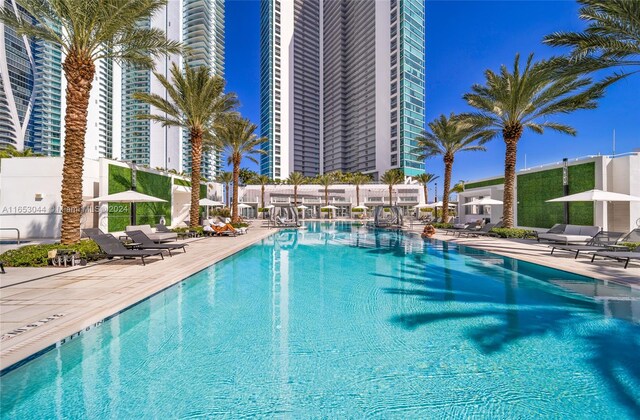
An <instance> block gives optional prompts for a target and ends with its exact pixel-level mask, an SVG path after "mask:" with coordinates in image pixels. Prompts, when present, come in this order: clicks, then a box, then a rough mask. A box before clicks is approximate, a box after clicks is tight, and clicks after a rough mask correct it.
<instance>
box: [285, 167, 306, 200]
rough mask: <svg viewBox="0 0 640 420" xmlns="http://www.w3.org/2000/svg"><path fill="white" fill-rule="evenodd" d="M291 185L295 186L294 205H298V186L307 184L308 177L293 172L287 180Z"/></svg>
mask: <svg viewBox="0 0 640 420" xmlns="http://www.w3.org/2000/svg"><path fill="white" fill-rule="evenodd" d="M287 183H288V184H289V185H293V205H294V206H297V205H298V186H300V185H303V184H306V183H307V177H306V176H304V175H303V174H301V173H300V172H291V174H289V178H288V179H287Z"/></svg>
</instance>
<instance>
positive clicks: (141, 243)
mask: <svg viewBox="0 0 640 420" xmlns="http://www.w3.org/2000/svg"><path fill="white" fill-rule="evenodd" d="M127 236H128V237H129V238H131V240H133V242H135V243H136V244H138V245H137V247H136V249H160V250H166V251H168V252H169V256H170V257H172V256H173V255H171V250H176V249H182V252H185V253H186V252H187V249H186V246H187V244H185V243H180V244H157V243H155V242H153V241H152V240H151V239H150V238H149V237H148V236H147V235H145V233H144V232H142V231H141V230H132V231H127Z"/></svg>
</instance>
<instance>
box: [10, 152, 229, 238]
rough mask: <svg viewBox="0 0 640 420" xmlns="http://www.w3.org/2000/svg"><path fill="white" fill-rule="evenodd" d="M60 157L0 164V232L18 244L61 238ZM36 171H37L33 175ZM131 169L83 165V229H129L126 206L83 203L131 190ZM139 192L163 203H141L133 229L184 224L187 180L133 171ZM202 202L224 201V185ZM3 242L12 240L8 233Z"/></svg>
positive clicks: (210, 189) (101, 162) (97, 162)
mask: <svg viewBox="0 0 640 420" xmlns="http://www.w3.org/2000/svg"><path fill="white" fill-rule="evenodd" d="M63 160H64V158H62V157H29V158H10V159H0V226H2V228H4V229H7V228H11V229H18V230H19V231H20V236H21V237H22V238H30V239H40V238H50V239H56V238H59V235H60V223H61V220H62V214H61V212H60V206H61V201H62V200H61V196H60V187H61V184H62V166H63ZM34 168H38V170H37V171H34ZM131 168H132V166H131V164H129V163H123V162H119V161H115V160H111V159H104V158H101V159H87V158H85V161H84V174H83V177H82V179H83V183H82V186H83V191H82V195H83V199H84V200H85V203H84V205H83V217H82V222H81V223H82V227H99V228H100V229H102V230H103V231H104V232H121V231H123V230H124V228H125V226H127V225H129V224H130V223H129V221H130V209H129V206H128V204H121V203H90V202H88V201H86V200H89V199H92V198H95V197H100V196H104V195H108V194H113V193H116V192H121V191H127V190H129V189H130V188H131V173H132V172H131ZM136 179H137V182H136V183H137V191H139V192H141V193H144V194H148V195H152V196H154V197H159V198H162V199H164V200H166V203H140V204H138V206H137V207H138V208H137V212H136V215H137V223H138V224H150V225H152V226H153V225H155V224H157V223H159V222H160V218H161V217H164V219H165V221H166V224H167V225H170V226H177V225H179V224H181V223H182V222H184V221H185V220H187V219H188V216H189V208H190V199H191V186H190V185H191V184H190V182H189V178H186V177H182V176H178V175H175V174H172V173H168V172H164V171H157V170H154V169H149V168H145V167H141V166H136ZM201 196H203V197H204V196H206V197H207V198H211V199H214V200H220V199H221V197H222V185H220V184H215V183H212V182H210V183H203V184H202V187H201ZM1 233H2V237H3V238H4V237H7V238H13V237H15V236H14V235H15V233H14V232H12V231H2V232H1Z"/></svg>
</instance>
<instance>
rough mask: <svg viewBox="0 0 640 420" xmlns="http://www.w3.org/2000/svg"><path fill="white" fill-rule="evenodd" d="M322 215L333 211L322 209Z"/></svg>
mask: <svg viewBox="0 0 640 420" xmlns="http://www.w3.org/2000/svg"><path fill="white" fill-rule="evenodd" d="M320 211H321V212H322V213H331V209H320Z"/></svg>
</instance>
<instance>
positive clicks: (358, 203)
mask: <svg viewBox="0 0 640 420" xmlns="http://www.w3.org/2000/svg"><path fill="white" fill-rule="evenodd" d="M359 206H360V185H356V207H359Z"/></svg>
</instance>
